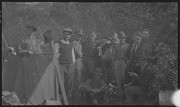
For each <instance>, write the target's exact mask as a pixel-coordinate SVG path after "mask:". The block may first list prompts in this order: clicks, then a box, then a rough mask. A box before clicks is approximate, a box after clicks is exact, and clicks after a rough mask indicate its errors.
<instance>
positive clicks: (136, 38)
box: [134, 36, 141, 45]
mask: <svg viewBox="0 0 180 107" xmlns="http://www.w3.org/2000/svg"><path fill="white" fill-rule="evenodd" d="M140 42H141V37H140V36H135V37H134V44H136V45H137V44H139V43H140Z"/></svg>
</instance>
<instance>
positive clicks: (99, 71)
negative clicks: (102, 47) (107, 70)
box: [93, 68, 103, 76]
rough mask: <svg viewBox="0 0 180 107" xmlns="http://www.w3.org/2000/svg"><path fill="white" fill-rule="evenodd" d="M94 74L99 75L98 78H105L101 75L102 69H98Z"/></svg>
mask: <svg viewBox="0 0 180 107" xmlns="http://www.w3.org/2000/svg"><path fill="white" fill-rule="evenodd" d="M93 74H94V75H97V76H103V74H102V73H101V69H100V68H96V70H95V72H94V73H93Z"/></svg>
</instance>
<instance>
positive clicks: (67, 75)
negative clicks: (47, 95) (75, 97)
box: [60, 64, 74, 97]
mask: <svg viewBox="0 0 180 107" xmlns="http://www.w3.org/2000/svg"><path fill="white" fill-rule="evenodd" d="M60 70H61V71H62V74H63V78H64V87H65V90H66V93H67V97H68V95H69V94H70V91H71V89H72V88H73V85H72V84H73V82H74V81H71V80H72V79H71V78H72V76H73V75H72V72H74V65H73V64H60Z"/></svg>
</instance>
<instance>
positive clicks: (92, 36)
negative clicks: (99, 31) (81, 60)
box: [89, 32, 96, 41]
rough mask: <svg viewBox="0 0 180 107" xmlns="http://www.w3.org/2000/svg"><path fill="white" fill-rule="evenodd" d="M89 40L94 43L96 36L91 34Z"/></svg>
mask: <svg viewBox="0 0 180 107" xmlns="http://www.w3.org/2000/svg"><path fill="white" fill-rule="evenodd" d="M89 38H90V40H91V41H94V40H95V39H96V34H95V33H94V32H92V33H91V35H90V37H89Z"/></svg>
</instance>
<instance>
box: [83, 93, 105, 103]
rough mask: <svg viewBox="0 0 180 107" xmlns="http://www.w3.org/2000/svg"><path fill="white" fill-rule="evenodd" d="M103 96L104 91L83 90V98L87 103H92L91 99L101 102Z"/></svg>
mask: <svg viewBox="0 0 180 107" xmlns="http://www.w3.org/2000/svg"><path fill="white" fill-rule="evenodd" d="M104 97H105V91H102V92H99V93H96V94H93V93H92V92H85V98H86V100H87V102H88V103H90V104H92V101H93V100H94V99H96V100H97V101H98V103H100V104H102V103H103V101H104Z"/></svg>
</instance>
